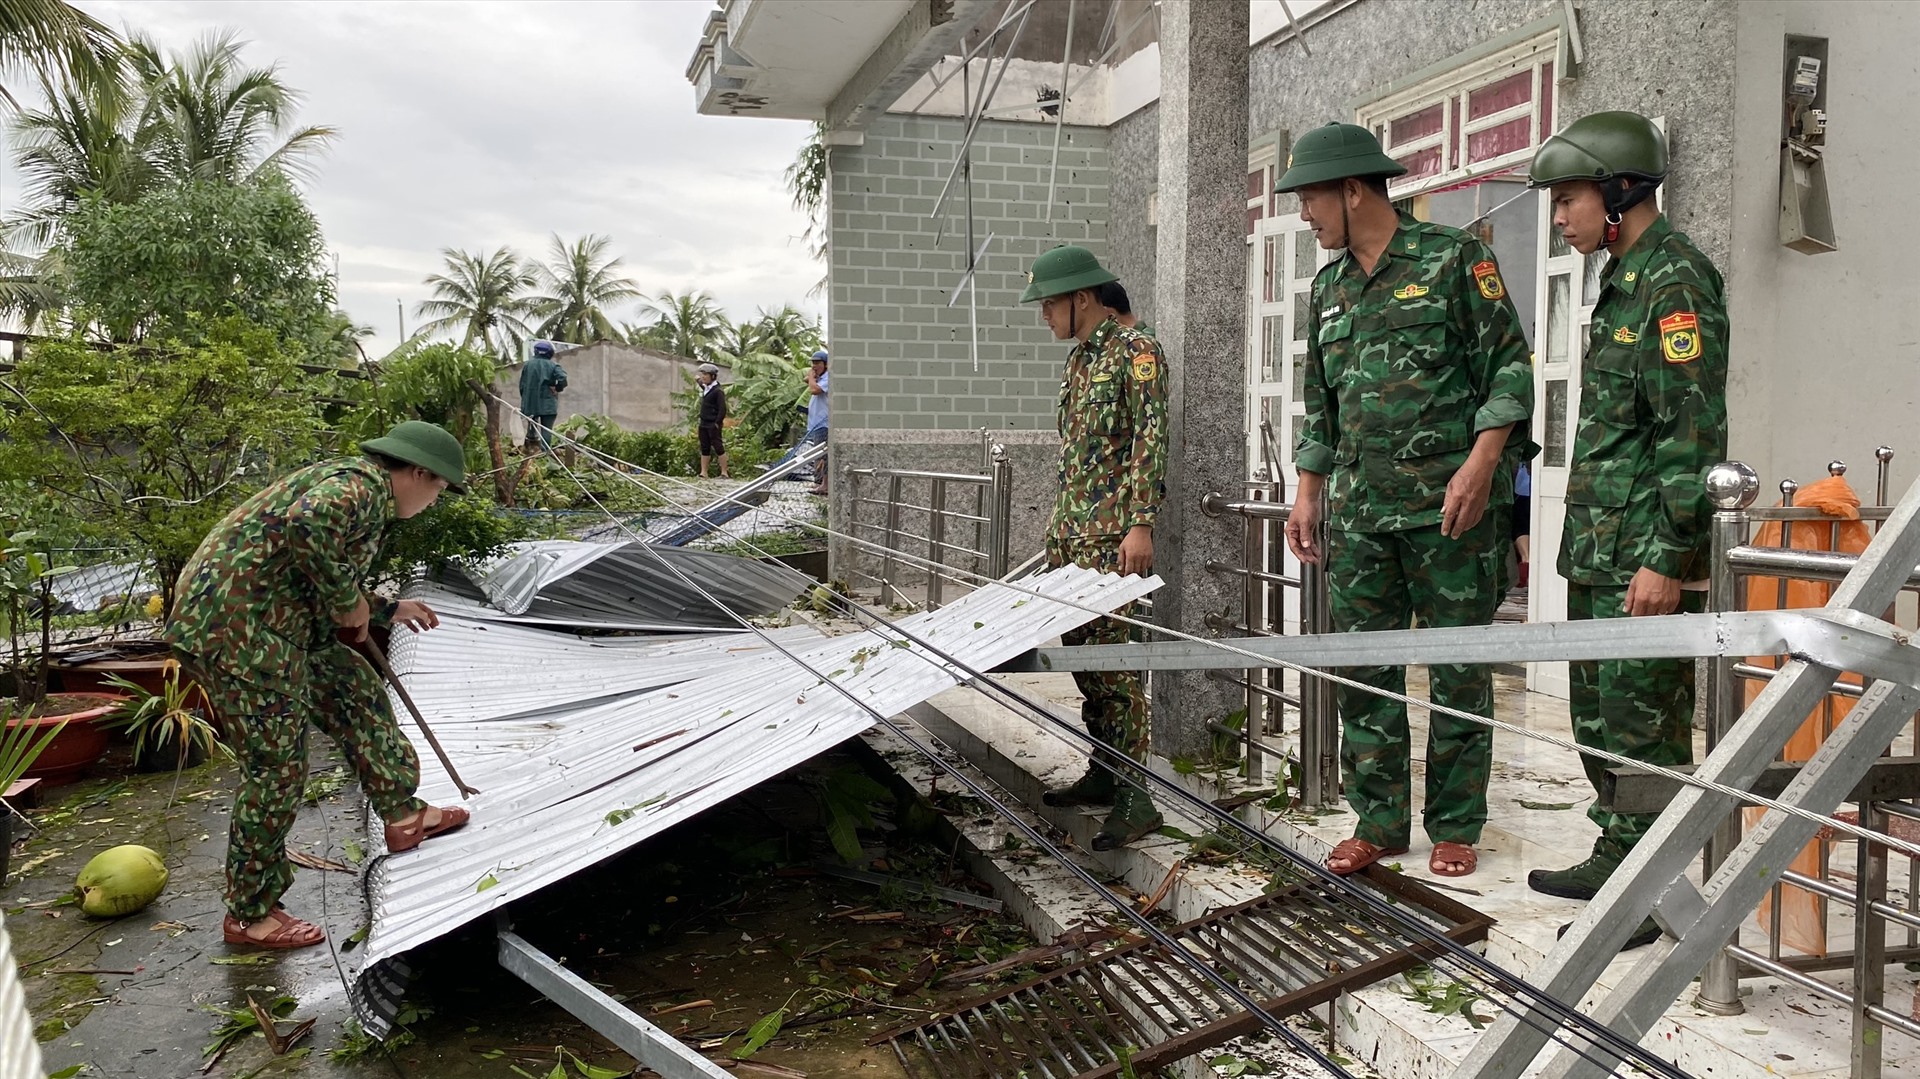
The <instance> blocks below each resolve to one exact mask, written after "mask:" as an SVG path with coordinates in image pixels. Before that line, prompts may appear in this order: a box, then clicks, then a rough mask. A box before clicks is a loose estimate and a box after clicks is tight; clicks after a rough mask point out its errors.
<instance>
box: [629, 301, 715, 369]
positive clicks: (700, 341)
mask: <svg viewBox="0 0 1920 1079" xmlns="http://www.w3.org/2000/svg"><path fill="white" fill-rule="evenodd" d="M641 306H642V307H643V308H645V309H646V311H647V313H649V314H651V315H653V316H654V324H653V327H652V329H651V330H650V331H649V335H650V336H651V337H653V339H654V340H656V341H658V342H659V344H658V345H657V346H655V347H658V348H659V349H660V350H661V351H663V352H671V353H673V354H674V355H676V356H685V357H687V358H688V359H693V360H708V359H712V358H713V355H714V353H715V351H716V350H717V344H716V343H717V342H718V341H719V340H720V338H721V336H722V335H723V334H726V333H728V332H729V331H730V329H731V324H730V323H729V322H728V321H727V319H726V316H725V315H723V314H721V312H720V306H719V304H717V303H715V302H714V299H713V294H712V293H709V292H696V291H688V292H683V293H681V294H680V295H678V296H675V295H674V294H673V293H671V292H662V293H661V294H660V295H658V296H656V297H654V298H653V299H650V300H645V301H643V302H642V304H641ZM735 355H738V353H736V354H735Z"/></svg>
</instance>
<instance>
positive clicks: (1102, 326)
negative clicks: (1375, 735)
mask: <svg viewBox="0 0 1920 1079" xmlns="http://www.w3.org/2000/svg"><path fill="white" fill-rule="evenodd" d="M1028 277H1029V279H1030V281H1031V283H1030V284H1028V285H1027V290H1026V292H1025V293H1024V294H1023V295H1022V296H1021V297H1020V301H1021V302H1022V303H1032V302H1033V301H1035V300H1038V301H1040V315H1041V317H1042V318H1044V319H1046V322H1047V326H1048V327H1049V328H1050V329H1052V331H1053V335H1054V337H1055V338H1057V339H1059V340H1062V341H1065V340H1069V339H1071V340H1073V341H1075V342H1077V344H1076V345H1075V346H1074V349H1073V352H1072V353H1071V354H1069V355H1068V357H1067V370H1066V378H1065V379H1064V380H1062V381H1061V383H1060V495H1059V497H1058V498H1057V499H1056V500H1055V502H1054V504H1053V518H1052V520H1051V522H1050V523H1049V524H1048V526H1047V562H1048V564H1049V565H1052V566H1061V565H1065V564H1067V563H1069V562H1071V563H1073V564H1075V565H1079V566H1086V567H1089V568H1091V569H1098V570H1104V571H1106V572H1108V573H1142V574H1144V573H1150V572H1152V570H1153V524H1154V520H1155V518H1156V517H1158V515H1159V512H1160V500H1161V499H1162V498H1163V497H1165V495H1166V468H1167V391H1166V385H1167V378H1166V363H1165V361H1164V359H1163V358H1162V357H1161V355H1160V346H1159V344H1158V342H1156V341H1154V339H1153V338H1152V337H1150V336H1148V335H1146V334H1144V333H1141V332H1140V331H1138V330H1134V329H1129V328H1127V327H1125V326H1122V325H1121V324H1120V323H1119V322H1117V321H1115V319H1114V318H1113V316H1112V314H1111V313H1110V312H1109V310H1108V308H1107V307H1106V306H1104V305H1103V304H1102V302H1101V299H1100V297H1099V295H1098V293H1097V292H1096V290H1097V289H1098V288H1099V287H1100V286H1102V285H1105V284H1109V283H1111V282H1115V281H1117V280H1118V278H1116V277H1114V275H1113V274H1112V273H1109V272H1108V271H1107V269H1106V268H1105V267H1103V266H1101V265H1100V263H1099V260H1097V259H1095V258H1094V257H1093V253H1092V252H1090V251H1088V250H1087V249H1086V248H1084V247H1056V248H1054V249H1053V250H1051V251H1048V252H1046V253H1045V254H1043V255H1041V256H1040V257H1039V258H1037V259H1035V260H1034V263H1033V272H1032V273H1031V274H1029V275H1028ZM1129 612H1130V608H1122V609H1121V610H1120V611H1118V612H1116V613H1117V614H1119V615H1122V616H1125V615H1127V614H1128V613H1129ZM1132 638H1133V634H1132V632H1131V627H1130V626H1128V625H1127V624H1126V623H1125V622H1121V621H1119V620H1117V619H1114V618H1101V619H1098V620H1096V621H1094V622H1093V623H1092V624H1091V625H1088V626H1084V627H1082V628H1080V629H1077V630H1073V631H1070V632H1068V633H1065V634H1062V635H1061V640H1062V641H1063V642H1065V643H1066V644H1069V645H1082V644H1125V643H1126V642H1128V641H1129V640H1131V639H1132ZM1073 678H1074V683H1075V684H1076V685H1078V686H1079V687H1080V694H1081V696H1082V697H1084V698H1085V701H1084V703H1083V704H1082V705H1081V706H1080V714H1081V717H1082V718H1083V719H1084V720H1085V721H1086V725H1087V733H1089V734H1091V735H1093V736H1094V737H1095V738H1097V739H1099V740H1100V741H1101V742H1104V743H1105V744H1107V745H1108V746H1111V747H1113V748H1114V749H1116V750H1118V751H1119V752H1121V753H1123V754H1125V755H1126V756H1127V757H1129V758H1132V759H1133V760H1134V761H1144V760H1145V759H1146V755H1147V739H1148V730H1149V727H1148V716H1147V698H1146V692H1145V689H1144V687H1143V686H1142V685H1141V682H1140V675H1139V674H1138V673H1136V672H1132V671H1104V672H1076V673H1075V674H1074V676H1073ZM1101 756H1102V755H1101V754H1096V756H1095V758H1094V760H1093V761H1092V762H1091V763H1090V764H1089V765H1088V768H1087V774H1086V775H1085V776H1083V777H1081V778H1080V780H1079V781H1077V782H1075V783H1074V784H1073V785H1072V786H1069V787H1066V788H1064V789H1062V790H1057V791H1050V792H1048V794H1047V795H1046V799H1045V800H1046V803H1047V804H1048V805H1054V806H1070V805H1107V804H1111V805H1112V806H1113V809H1112V811H1111V812H1110V813H1108V814H1107V819H1106V821H1105V823H1103V824H1102V825H1101V826H1100V831H1099V832H1098V834H1096V835H1095V836H1094V837H1093V849H1095V850H1112V849H1114V848H1116V847H1122V846H1125V845H1126V844H1128V843H1131V842H1133V841H1134V840H1136V839H1139V838H1140V837H1141V836H1143V835H1146V834H1147V833H1148V832H1151V831H1153V830H1154V829H1155V828H1158V827H1160V825H1161V823H1162V822H1161V818H1160V813H1159V811H1158V810H1156V809H1155V808H1154V805H1153V800H1152V799H1151V798H1150V797H1148V795H1147V793H1146V791H1145V789H1144V788H1142V787H1140V786H1138V785H1137V784H1138V783H1139V780H1138V779H1129V780H1128V781H1127V782H1125V783H1118V782H1116V780H1115V777H1114V771H1113V766H1114V765H1115V764H1116V763H1117V762H1115V761H1112V760H1106V761H1103V760H1102V759H1101Z"/></svg>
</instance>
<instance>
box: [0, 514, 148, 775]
mask: <svg viewBox="0 0 1920 1079" xmlns="http://www.w3.org/2000/svg"><path fill="white" fill-rule="evenodd" d="M35 538H36V536H35V534H34V533H33V532H15V533H14V534H13V535H11V536H8V537H7V539H6V540H5V545H4V546H0V603H4V608H5V614H6V632H7V636H8V642H9V643H8V648H9V649H10V651H11V660H12V672H13V681H14V699H13V708H12V710H11V711H12V715H11V716H10V717H9V718H8V719H7V721H6V727H7V729H9V730H12V729H14V728H32V729H36V730H40V731H52V732H54V733H53V734H52V736H51V737H50V739H49V743H48V745H46V746H44V747H42V748H41V751H40V752H39V753H37V754H35V760H34V761H33V762H32V765H31V767H29V768H27V769H26V770H25V774H26V775H31V776H40V777H42V778H45V779H47V780H49V781H50V782H55V783H59V782H65V781H66V780H69V779H73V778H74V777H76V776H78V775H79V774H80V773H81V772H83V771H85V770H86V768H87V766H88V765H90V764H92V763H93V762H94V761H97V760H99V759H100V755H101V754H103V753H105V752H106V751H107V732H106V731H105V730H104V729H102V728H101V727H100V726H99V725H98V724H96V723H95V722H94V720H96V719H99V718H101V717H103V716H105V715H107V714H108V713H110V712H112V711H113V710H114V708H115V707H117V706H118V704H119V702H120V700H121V698H120V696H119V695H118V694H112V693H48V692H47V673H48V670H49V668H50V666H51V663H50V659H49V656H50V653H51V652H52V651H53V608H54V596H53V579H54V578H55V577H57V576H59V575H60V574H62V573H66V572H68V571H70V570H71V569H72V568H73V567H71V566H58V565H54V564H53V561H52V559H51V558H50V557H48V555H47V553H46V552H44V551H42V550H39V549H38V548H37V547H36V546H35V544H34V540H35ZM22 629H29V630H30V632H29V633H22V632H21V631H22ZM36 630H37V633H34V632H31V631H36ZM34 636H37V637H38V638H39V640H38V647H37V648H36V647H34V644H33V638H34ZM23 642H25V643H23Z"/></svg>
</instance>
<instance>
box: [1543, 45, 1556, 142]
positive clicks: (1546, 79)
mask: <svg viewBox="0 0 1920 1079" xmlns="http://www.w3.org/2000/svg"><path fill="white" fill-rule="evenodd" d="M1551 134H1553V61H1552V60H1548V61H1547V62H1546V63H1544V64H1542V65H1540V141H1541V142H1545V141H1547V136H1549V135H1551Z"/></svg>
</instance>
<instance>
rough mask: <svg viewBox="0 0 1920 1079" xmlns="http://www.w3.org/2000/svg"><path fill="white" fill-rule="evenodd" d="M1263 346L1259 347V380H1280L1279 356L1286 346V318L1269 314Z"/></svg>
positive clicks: (1280, 361) (1280, 362)
mask: <svg viewBox="0 0 1920 1079" xmlns="http://www.w3.org/2000/svg"><path fill="white" fill-rule="evenodd" d="M1264 336H1265V339H1266V343H1265V347H1264V348H1263V349H1261V360H1260V381H1262V382H1278V381H1280V372H1281V364H1282V359H1281V357H1282V356H1283V355H1284V354H1285V352H1286V348H1287V328H1286V320H1285V318H1284V317H1283V316H1280V315H1269V316H1268V317H1267V319H1266V329H1265V331H1264Z"/></svg>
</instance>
